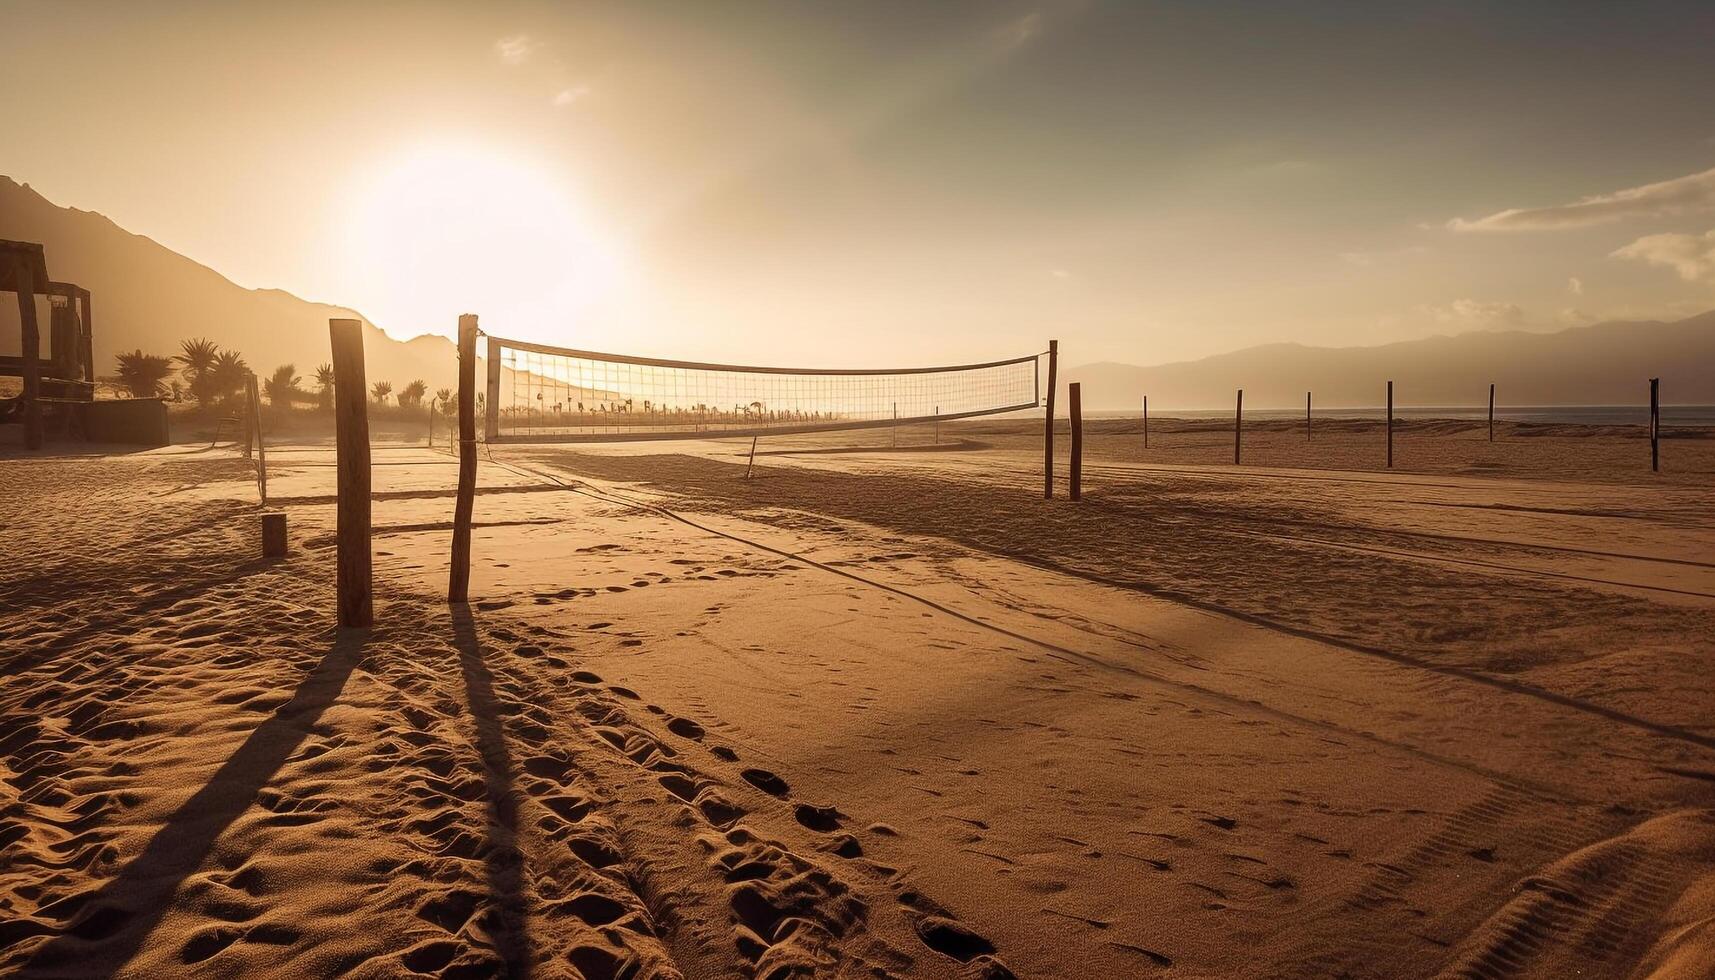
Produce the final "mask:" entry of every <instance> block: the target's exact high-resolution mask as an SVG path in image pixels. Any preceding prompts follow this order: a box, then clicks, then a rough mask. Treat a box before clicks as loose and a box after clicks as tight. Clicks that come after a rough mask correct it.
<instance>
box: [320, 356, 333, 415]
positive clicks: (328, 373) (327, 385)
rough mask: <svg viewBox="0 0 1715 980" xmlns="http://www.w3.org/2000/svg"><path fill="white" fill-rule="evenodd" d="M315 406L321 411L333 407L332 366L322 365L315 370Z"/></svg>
mask: <svg viewBox="0 0 1715 980" xmlns="http://www.w3.org/2000/svg"><path fill="white" fill-rule="evenodd" d="M316 405H317V406H318V407H320V408H323V409H328V408H332V407H333V365H332V364H323V365H322V366H321V367H319V368H316Z"/></svg>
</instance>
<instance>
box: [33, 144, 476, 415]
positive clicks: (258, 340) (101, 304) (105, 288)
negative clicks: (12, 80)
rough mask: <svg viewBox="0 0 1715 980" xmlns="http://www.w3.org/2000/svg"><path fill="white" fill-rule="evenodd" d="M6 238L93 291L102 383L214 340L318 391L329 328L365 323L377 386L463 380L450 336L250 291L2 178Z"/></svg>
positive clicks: (256, 365)
mask: <svg viewBox="0 0 1715 980" xmlns="http://www.w3.org/2000/svg"><path fill="white" fill-rule="evenodd" d="M0 238H10V239H14V240H19V241H30V242H41V243H42V245H43V247H44V248H45V250H46V252H47V259H48V272H49V273H50V274H51V275H52V276H53V277H54V278H55V279H58V280H62V281H69V282H75V283H77V284H79V285H81V286H83V287H85V288H86V289H89V290H90V292H91V308H92V310H93V313H94V319H95V366H96V371H97V372H98V373H99V374H102V375H107V374H111V373H112V372H113V368H114V357H115V355H117V354H118V353H119V352H121V351H128V350H133V349H135V348H142V350H143V351H144V353H148V354H169V355H170V354H174V353H177V352H178V349H179V342H180V341H182V340H186V339H189V338H192V337H207V338H209V339H210V340H212V341H214V342H215V343H217V344H219V345H220V346H222V347H228V348H232V349H234V350H237V351H239V352H240V353H242V354H243V355H244V359H245V361H246V362H247V363H248V364H249V365H250V368H251V370H253V371H255V372H256V373H257V374H258V375H260V376H263V377H266V376H267V375H268V373H269V372H271V371H272V370H273V369H274V368H275V367H276V366H277V365H281V364H292V365H295V366H296V367H297V370H298V373H299V374H300V375H302V376H303V377H304V378H305V379H306V387H308V379H309V378H310V377H311V376H313V375H314V374H315V369H316V366H317V365H319V364H324V363H326V362H327V361H328V360H329V349H328V332H327V322H328V320H329V319H330V318H334V317H355V318H357V319H360V320H363V322H364V324H365V329H364V336H363V346H364V355H365V357H364V359H365V362H366V367H367V372H366V373H367V375H368V378H369V380H370V381H391V382H392V383H393V386H394V389H395V390H398V389H399V388H400V387H403V386H404V385H405V384H406V383H407V382H409V381H411V380H413V379H417V378H421V379H422V380H423V381H425V382H426V383H427V384H428V386H429V389H430V390H431V391H433V390H434V389H435V388H437V387H442V386H449V385H453V384H455V383H456V382H457V377H458V365H457V350H456V348H455V347H454V345H453V343H452V342H451V341H450V340H448V339H447V338H445V337H440V336H435V335H432V334H428V335H424V336H420V337H415V338H413V339H411V340H407V341H399V340H394V339H393V338H391V337H389V336H387V335H386V334H385V333H383V332H382V331H381V330H380V329H379V328H377V327H376V326H375V325H374V324H371V323H369V321H368V320H367V319H365V318H364V317H363V316H362V315H361V314H359V313H357V312H355V311H353V310H350V309H346V308H345V307H340V306H332V305H328V304H326V303H316V302H312V301H310V300H306V299H301V298H299V297H297V296H294V295H292V294H291V293H288V292H286V291H284V290H280V289H246V288H244V287H243V286H240V285H238V284H237V283H235V282H233V281H232V280H230V279H227V278H226V277H225V276H222V275H221V274H220V273H218V272H215V271H214V270H213V269H210V268H208V267H207V266H204V265H201V264H199V263H197V262H195V261H193V260H191V259H188V258H186V257H184V256H183V255H180V254H179V253H177V252H174V251H173V250H171V249H169V248H167V247H166V246H164V245H161V244H160V243H159V242H156V241H154V240H153V239H150V238H146V237H144V236H142V235H137V234H133V233H132V232H129V231H126V230H125V229H124V228H121V227H119V226H118V225H117V224H114V223H113V221H111V220H110V219H108V218H107V217H106V216H104V215H101V214H99V213H97V212H94V211H80V210H78V209H76V208H69V207H60V206H58V205H56V204H54V203H52V202H51V201H48V200H47V199H46V198H44V197H42V196H41V195H40V194H39V193H37V192H36V191H35V189H33V188H32V187H30V186H29V185H28V184H19V183H17V182H15V181H13V180H12V179H10V178H7V177H0ZM15 321H16V313H15V312H14V313H11V314H10V317H9V318H6V317H5V314H3V313H0V322H6V323H15ZM15 330H16V328H15V327H14V328H13V331H14V332H13V333H12V338H13V339H12V340H11V341H10V343H11V344H13V345H15V344H16V339H15V338H16V333H15Z"/></svg>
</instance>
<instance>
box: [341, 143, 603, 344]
mask: <svg viewBox="0 0 1715 980" xmlns="http://www.w3.org/2000/svg"><path fill="white" fill-rule="evenodd" d="M344 227H345V235H346V245H347V259H348V263H349V268H348V273H349V274H350V276H351V277H352V279H353V285H354V287H355V288H354V292H355V293H356V294H357V295H360V296H361V297H363V301H362V302H361V303H360V304H359V305H360V308H361V309H362V311H363V312H364V313H365V314H367V315H368V316H369V317H371V318H372V319H373V320H375V322H377V323H382V324H385V325H386V326H387V327H388V328H389V331H390V332H391V333H393V334H395V335H396V336H411V335H415V334H418V333H429V332H433V333H443V334H445V333H450V332H451V331H452V329H453V326H454V323H455V321H456V317H457V315H458V314H460V313H477V314H479V315H481V316H482V322H483V326H484V327H485V328H486V329H489V330H492V331H493V332H495V333H500V334H505V335H508V336H517V337H525V338H530V339H537V340H544V341H558V342H569V341H570V340H572V339H574V338H573V336H572V331H573V330H574V328H575V324H576V319H577V317H578V316H579V314H580V313H583V312H585V311H587V310H588V309H589V308H590V307H591V306H592V305H593V304H595V303H597V302H599V301H600V300H601V298H602V297H603V296H604V295H606V294H607V292H608V291H609V290H611V289H612V287H613V286H614V285H615V283H616V281H617V279H618V277H619V274H620V267H619V263H618V261H617V259H616V257H615V255H614V251H613V249H612V246H611V243H610V242H607V241H604V240H602V238H601V236H600V235H598V234H597V233H596V232H595V229H594V225H593V224H592V221H591V218H590V216H589V215H588V213H587V212H586V211H585V210H584V209H583V208H582V207H581V206H580V202H578V201H577V200H576V198H575V196H574V194H573V191H572V188H571V187H570V186H569V181H568V180H566V179H563V178H561V177H559V176H557V175H555V174H552V173H550V172H547V171H544V170H542V169H539V168H536V167H533V166H531V165H529V164H527V163H525V162H524V161H522V160H519V159H515V158H512V157H509V156H507V155H505V154H502V153H499V152H495V151H489V150H479V149H473V148H469V147H464V146H453V145H425V146H420V147H417V148H414V149H412V150H410V151H407V152H405V153H402V154H399V155H397V156H394V157H391V158H389V159H387V160H385V161H383V162H382V163H381V164H380V165H379V166H377V167H376V168H374V169H373V170H372V171H371V172H369V173H367V174H365V175H364V176H363V177H362V178H361V179H360V180H358V181H357V182H356V184H355V190H354V194H353V197H352V200H351V203H350V205H349V206H348V207H347V208H346V210H345V215H344Z"/></svg>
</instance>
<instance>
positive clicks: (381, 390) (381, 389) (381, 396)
mask: <svg viewBox="0 0 1715 980" xmlns="http://www.w3.org/2000/svg"><path fill="white" fill-rule="evenodd" d="M391 394H393V382H391V381H377V382H375V383H374V384H372V385H370V386H369V397H371V398H373V399H375V401H376V404H378V405H385V404H387V396H388V395H391Z"/></svg>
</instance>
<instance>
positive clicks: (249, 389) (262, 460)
mask: <svg viewBox="0 0 1715 980" xmlns="http://www.w3.org/2000/svg"><path fill="white" fill-rule="evenodd" d="M244 397H245V401H246V402H248V403H249V404H248V405H247V406H246V407H245V414H247V415H249V416H250V420H251V421H250V429H251V433H252V434H253V435H254V436H255V438H256V492H257V494H258V495H259V496H260V497H261V498H262V504H263V506H267V504H268V450H266V449H264V448H263V446H262V399H261V398H260V397H258V396H257V394H256V375H254V374H251V375H247V376H246V377H245V379H244Z"/></svg>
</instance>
